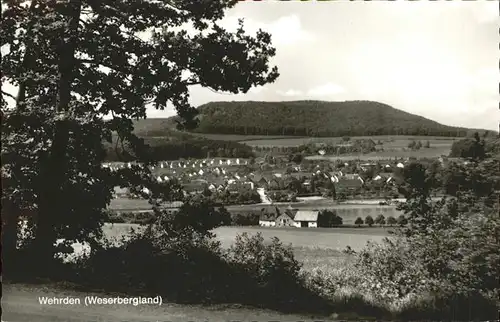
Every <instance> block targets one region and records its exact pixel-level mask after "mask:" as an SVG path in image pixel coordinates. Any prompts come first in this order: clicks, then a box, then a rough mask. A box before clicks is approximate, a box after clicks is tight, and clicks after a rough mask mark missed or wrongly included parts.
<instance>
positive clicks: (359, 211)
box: [110, 198, 401, 225]
mask: <svg viewBox="0 0 500 322" xmlns="http://www.w3.org/2000/svg"><path fill="white" fill-rule="evenodd" d="M288 205H289V203H282V204H254V205H233V206H227V207H226V209H227V210H228V211H229V212H231V213H240V214H246V213H255V214H257V213H260V212H261V211H262V209H265V210H266V211H267V212H275V209H276V207H278V208H285V207H287V206H288ZM293 207H294V208H296V209H300V210H315V209H316V210H323V209H331V210H335V211H336V212H337V214H338V215H339V216H340V217H342V219H343V221H344V224H346V225H353V224H354V221H355V220H356V218H358V217H361V218H363V219H364V218H365V217H366V216H372V217H373V218H375V217H376V216H378V215H380V214H382V215H384V217H386V218H387V217H389V216H393V217H394V218H397V217H398V216H399V215H401V211H398V210H397V209H396V207H395V206H379V205H376V204H375V205H373V204H340V205H339V204H337V203H336V202H334V201H332V200H329V199H324V200H314V201H313V202H311V201H309V202H301V203H293ZM110 209H112V210H117V211H139V210H149V209H151V206H150V205H149V204H148V202H147V201H146V200H142V199H125V198H120V199H113V200H112V201H111V206H110Z"/></svg>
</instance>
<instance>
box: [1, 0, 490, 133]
mask: <svg viewBox="0 0 500 322" xmlns="http://www.w3.org/2000/svg"><path fill="white" fill-rule="evenodd" d="M239 18H243V19H244V21H245V30H246V31H247V33H249V34H254V33H255V32H256V31H257V30H258V29H259V28H261V29H263V30H264V31H267V32H269V33H270V34H271V36H272V41H273V45H274V46H275V47H276V51H277V53H276V56H275V57H274V58H273V59H272V60H271V65H272V66H277V67H278V70H279V72H280V77H279V78H278V79H277V80H276V81H275V82H274V83H272V84H267V85H265V86H261V87H256V88H251V89H250V91H249V92H247V93H240V94H236V95H235V94H229V93H217V92H214V91H213V90H211V89H206V88H202V87H200V86H192V87H190V103H191V104H192V105H194V106H199V105H201V104H204V103H207V102H211V101H242V100H253V101H289V100H306V99H307V100H323V101H345V100H373V101H379V102H382V103H386V104H389V105H391V106H393V107H395V108H397V109H400V110H403V111H406V112H410V113H413V114H417V115H420V116H424V117H426V118H429V119H432V120H435V121H438V122H440V123H443V124H446V125H455V126H463V127H470V128H482V129H491V130H498V124H499V123H498V122H499V120H500V110H499V99H500V95H499V89H500V88H499V83H500V72H499V58H500V55H499V39H500V38H499V27H500V17H499V2H498V1H486V0H477V1H446V2H444V1H437V2H427V1H425V2H424V1H412V2H409V1H401V0H398V1H396V2H392V1H391V2H387V1H380V2H378V1H377V2H374V1H371V2H364V1H353V2H351V1H349V2H348V1H325V2H317V1H307V2H301V1H289V2H283V1H272V0H267V1H266V0H265V1H258V2H256V1H241V2H239V3H238V4H237V5H236V6H235V7H234V8H232V9H230V10H228V11H227V13H226V16H225V18H224V19H223V20H222V21H220V24H221V25H222V26H223V27H225V28H226V29H228V30H236V28H237V22H238V19H239ZM2 49H3V48H2ZM2 89H4V84H2ZM9 92H12V93H14V92H15V91H9ZM174 113H175V112H174V111H173V109H167V110H164V111H157V110H155V109H153V108H148V110H147V115H148V117H168V116H172V115H174Z"/></svg>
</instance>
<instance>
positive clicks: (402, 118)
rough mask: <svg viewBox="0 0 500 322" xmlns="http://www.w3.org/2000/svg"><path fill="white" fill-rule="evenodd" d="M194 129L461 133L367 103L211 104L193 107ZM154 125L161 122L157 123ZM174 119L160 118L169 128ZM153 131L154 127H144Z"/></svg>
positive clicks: (355, 133) (274, 132) (288, 132)
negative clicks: (198, 121)
mask: <svg viewBox="0 0 500 322" xmlns="http://www.w3.org/2000/svg"><path fill="white" fill-rule="evenodd" d="M198 109H199V112H200V114H199V116H198V118H199V120H200V124H199V127H198V128H197V129H196V130H194V131H195V132H199V133H211V134H244V135H290V136H323V137H324V136H370V135H432V136H453V137H456V136H466V135H467V133H468V132H470V130H468V129H466V128H458V127H453V126H446V125H443V124H440V123H438V122H435V121H432V120H429V119H426V118H424V117H421V116H418V115H414V114H410V113H407V112H404V111H401V110H398V109H396V108H393V107H391V106H389V105H386V104H382V103H378V102H372V101H347V102H324V101H289V102H254V101H247V102H211V103H207V104H204V105H201V106H200V107H199V108H198ZM157 122H158V125H160V124H161V122H160V121H157ZM174 124H175V117H173V118H170V119H166V120H164V121H163V125H164V126H170V127H171V126H174ZM149 130H150V131H152V132H156V133H157V134H159V133H160V132H161V130H160V129H159V128H156V129H154V127H153V126H149Z"/></svg>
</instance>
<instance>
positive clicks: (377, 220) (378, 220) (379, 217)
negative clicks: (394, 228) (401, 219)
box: [375, 214, 385, 226]
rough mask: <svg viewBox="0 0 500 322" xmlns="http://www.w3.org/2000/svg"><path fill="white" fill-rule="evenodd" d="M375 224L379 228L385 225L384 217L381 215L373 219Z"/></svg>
mask: <svg viewBox="0 0 500 322" xmlns="http://www.w3.org/2000/svg"><path fill="white" fill-rule="evenodd" d="M375 223H376V224H379V225H380V226H383V225H385V217H384V215H382V214H380V215H378V216H377V218H375Z"/></svg>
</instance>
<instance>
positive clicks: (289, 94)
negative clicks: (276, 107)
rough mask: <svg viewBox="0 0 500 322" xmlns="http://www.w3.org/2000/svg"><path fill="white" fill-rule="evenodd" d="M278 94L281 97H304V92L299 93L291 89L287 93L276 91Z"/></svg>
mask: <svg viewBox="0 0 500 322" xmlns="http://www.w3.org/2000/svg"><path fill="white" fill-rule="evenodd" d="M276 93H278V94H279V95H281V96H302V95H303V93H302V91H298V90H295V89H289V90H287V91H286V92H284V91H276Z"/></svg>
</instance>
